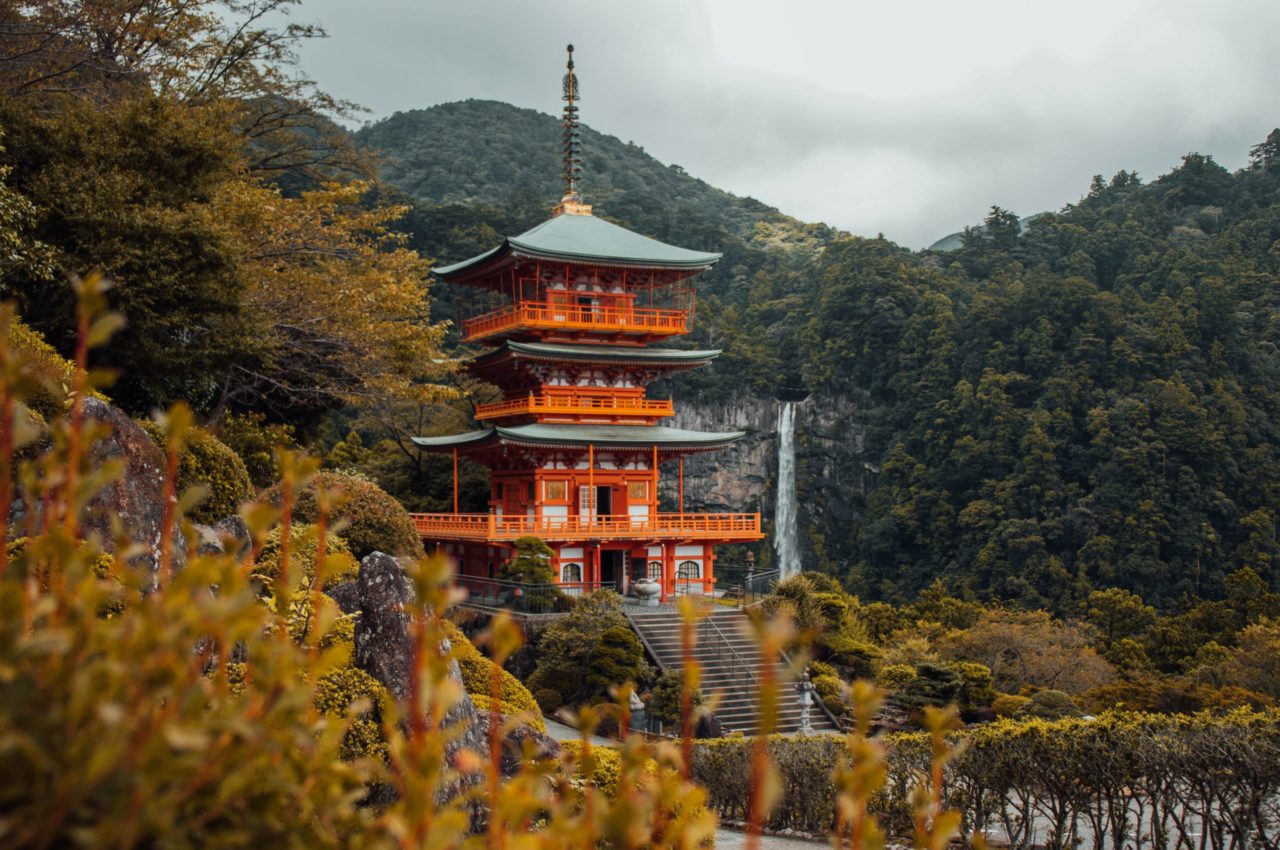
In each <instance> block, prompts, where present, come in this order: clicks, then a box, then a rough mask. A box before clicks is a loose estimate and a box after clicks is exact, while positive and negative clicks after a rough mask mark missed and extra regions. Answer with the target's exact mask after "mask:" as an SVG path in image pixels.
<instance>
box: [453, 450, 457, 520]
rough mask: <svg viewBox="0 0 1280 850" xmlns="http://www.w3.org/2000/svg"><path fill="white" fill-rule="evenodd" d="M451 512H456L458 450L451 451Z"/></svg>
mask: <svg viewBox="0 0 1280 850" xmlns="http://www.w3.org/2000/svg"><path fill="white" fill-rule="evenodd" d="M453 512H454V513H455V514H456V513H457V512H458V450H457V449H454V450H453Z"/></svg>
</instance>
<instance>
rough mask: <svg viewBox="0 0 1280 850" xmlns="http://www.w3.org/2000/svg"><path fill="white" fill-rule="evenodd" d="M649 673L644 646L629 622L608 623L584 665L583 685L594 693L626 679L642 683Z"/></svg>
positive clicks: (619, 683) (601, 691)
mask: <svg viewBox="0 0 1280 850" xmlns="http://www.w3.org/2000/svg"><path fill="white" fill-rule="evenodd" d="M649 675H650V670H649V665H648V664H647V663H646V662H645V660H644V646H643V645H642V644H641V643H640V638H638V637H636V633H635V632H634V631H632V630H631V627H630V626H629V625H626V626H610V627H609V628H607V629H605V630H604V631H603V632H602V633H601V634H600V640H599V641H598V642H597V644H596V646H595V648H594V649H593V650H592V652H591V655H590V659H589V661H588V665H587V675H586V686H587V688H589V689H590V690H591V691H592V692H594V693H597V694H607V693H609V691H610V689H611V688H613V687H616V686H619V685H624V684H627V683H628V682H629V683H631V684H633V685H635V684H642V683H643V682H644V680H645V679H647V678H648V677H649Z"/></svg>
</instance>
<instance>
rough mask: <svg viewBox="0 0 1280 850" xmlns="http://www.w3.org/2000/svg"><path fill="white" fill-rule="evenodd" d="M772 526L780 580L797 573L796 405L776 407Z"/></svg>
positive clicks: (798, 554)
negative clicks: (775, 472)
mask: <svg viewBox="0 0 1280 850" xmlns="http://www.w3.org/2000/svg"><path fill="white" fill-rule="evenodd" d="M776 504H777V507H776V510H775V513H774V523H773V551H774V552H775V553H777V556H778V569H779V570H781V574H782V578H787V577H788V576H793V575H795V574H796V573H798V572H800V545H799V542H798V540H797V537H796V535H797V533H798V532H797V530H796V403H795V402H794V401H784V402H782V404H781V406H780V407H779V408H778V498H777V503H776Z"/></svg>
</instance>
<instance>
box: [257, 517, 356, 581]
mask: <svg viewBox="0 0 1280 850" xmlns="http://www.w3.org/2000/svg"><path fill="white" fill-rule="evenodd" d="M318 531H319V529H318V528H317V527H316V526H314V525H311V524H309V523H294V524H293V525H291V526H290V527H289V570H290V572H291V573H292V575H293V577H294V578H295V579H296V578H299V577H306V578H315V575H316V555H317V554H319V535H318ZM280 532H281V529H280V526H276V527H275V528H273V529H271V531H270V533H268V534H267V536H266V538H265V539H264V540H263V541H262V549H261V551H259V552H258V560H257V561H256V562H255V563H254V566H253V572H254V574H255V575H258V576H261V577H263V578H265V579H268V580H271V581H274V580H275V579H276V578H278V577H279V575H280ZM324 548H325V562H326V563H325V577H326V578H325V585H326V586H327V585H331V584H337V583H338V582H341V581H350V580H351V579H354V578H355V577H356V576H357V575H359V573H360V564H359V563H357V562H356V559H355V558H353V557H352V556H351V550H350V549H349V548H347V543H346V541H345V540H343V539H342V538H341V537H337V536H335V535H332V534H326V535H325V541H324Z"/></svg>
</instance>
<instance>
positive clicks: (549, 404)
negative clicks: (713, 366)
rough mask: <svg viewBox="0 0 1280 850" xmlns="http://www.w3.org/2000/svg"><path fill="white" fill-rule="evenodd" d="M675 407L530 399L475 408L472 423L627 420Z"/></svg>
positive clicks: (608, 399)
mask: <svg viewBox="0 0 1280 850" xmlns="http://www.w3.org/2000/svg"><path fill="white" fill-rule="evenodd" d="M674 413H675V407H674V406H673V405H672V403H671V400H670V399H650V398H634V397H631V398H627V397H622V398H616V397H612V396H603V397H602V396H580V395H559V394H557V395H533V394H532V393H530V394H529V396H528V397H527V398H516V399H508V400H506V401H498V402H493V403H492V404H481V405H477V406H476V419H497V418H499V417H501V416H515V415H518V414H529V415H538V416H554V415H562V416H595V417H606V418H611V419H616V418H619V417H627V416H640V417H659V416H671V415H673V414H674Z"/></svg>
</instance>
